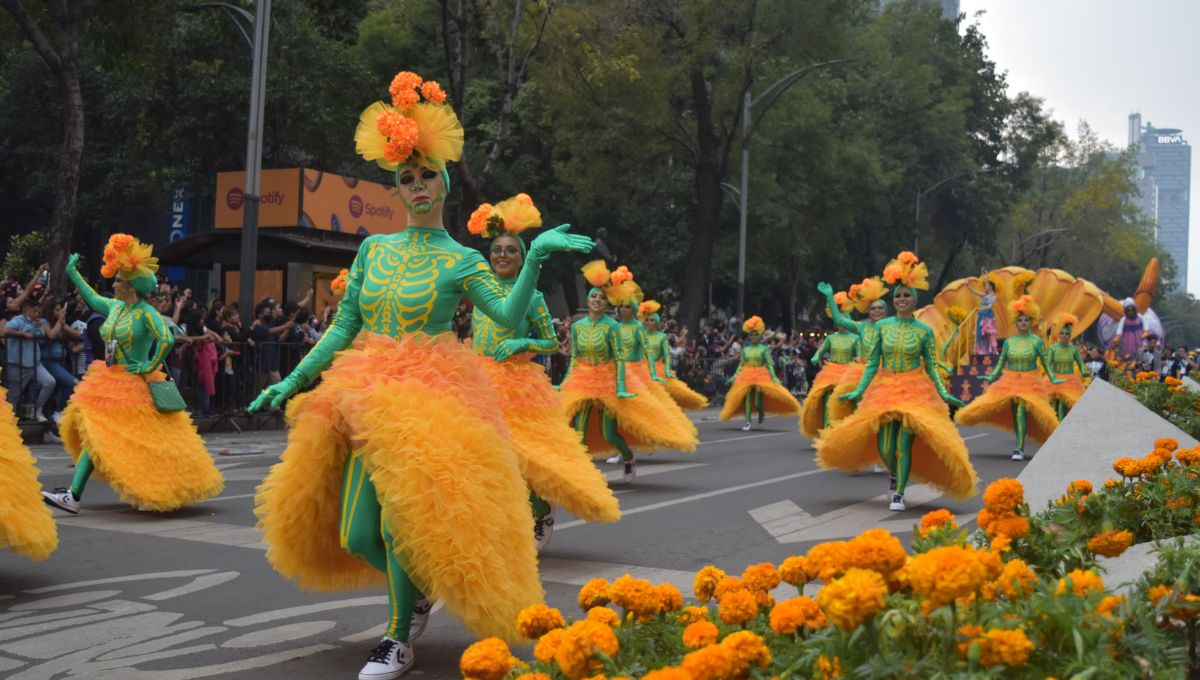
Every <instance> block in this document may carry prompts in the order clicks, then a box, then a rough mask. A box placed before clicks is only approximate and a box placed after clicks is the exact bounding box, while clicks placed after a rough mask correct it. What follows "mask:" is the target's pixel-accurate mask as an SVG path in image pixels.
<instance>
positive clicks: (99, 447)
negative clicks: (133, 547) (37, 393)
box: [59, 361, 225, 512]
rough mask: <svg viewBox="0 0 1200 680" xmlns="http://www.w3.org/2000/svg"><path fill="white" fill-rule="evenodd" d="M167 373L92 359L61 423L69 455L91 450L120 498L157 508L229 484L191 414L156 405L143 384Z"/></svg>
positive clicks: (191, 500) (171, 506) (196, 500)
mask: <svg viewBox="0 0 1200 680" xmlns="http://www.w3.org/2000/svg"><path fill="white" fill-rule="evenodd" d="M165 379H166V376H165V375H163V374H162V373H152V374H149V375H146V376H138V375H133V374H131V373H129V372H127V371H126V370H125V367H124V366H121V365H114V366H106V365H105V364H104V362H102V361H96V362H93V363H92V365H91V367H89V368H88V371H87V373H86V374H85V375H84V376H83V380H81V381H80V382H79V384H78V385H76V386H75V392H74V393H73V394H72V395H71V401H70V402H69V403H68V404H67V408H66V409H65V410H64V411H63V417H62V422H61V423H59V431H60V432H61V434H62V439H63V446H64V447H65V448H66V449H67V453H69V454H71V459H72V460H74V461H78V460H79V456H80V455H81V453H82V452H84V451H86V452H87V453H88V456H89V457H90V458H91V461H92V464H94V465H95V466H96V475H97V476H99V478H100V479H103V480H104V481H106V482H108V484H109V486H111V487H112V488H113V490H114V491H116V492H117V495H118V496H120V497H121V500H122V501H124V502H126V503H128V504H130V505H132V506H134V507H137V508H141V509H143V510H154V511H157V512H168V511H171V510H177V509H179V508H181V507H183V506H185V505H191V504H193V503H200V502H202V501H206V500H208V499H209V498H212V497H213V496H216V495H217V494H219V493H221V489H223V488H224V487H225V480H224V479H223V478H222V477H221V473H220V471H218V470H217V466H216V465H214V464H213V459H212V456H211V455H209V453H208V447H206V446H205V445H204V440H203V439H201V438H200V435H199V433H197V432H196V425H195V424H194V423H192V418H191V416H189V415H188V413H187V412H186V411H176V412H174V413H161V412H159V410H158V409H156V408H155V407H154V400H153V399H151V397H150V390H149V388H148V387H147V386H146V383H147V382H148V381H154V382H157V381H162V380H165Z"/></svg>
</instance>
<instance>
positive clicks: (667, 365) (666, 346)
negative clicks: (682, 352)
mask: <svg viewBox="0 0 1200 680" xmlns="http://www.w3.org/2000/svg"><path fill="white" fill-rule="evenodd" d="M658 344H659V345H660V346H661V351H660V354H661V355H662V363H663V374H664V375H666V376H667V377H668V378H674V377H675V373H674V372H673V371H672V370H671V343H670V342H668V341H667V334H666V333H663V334H662V335H661V336H660V337H659V338H658Z"/></svg>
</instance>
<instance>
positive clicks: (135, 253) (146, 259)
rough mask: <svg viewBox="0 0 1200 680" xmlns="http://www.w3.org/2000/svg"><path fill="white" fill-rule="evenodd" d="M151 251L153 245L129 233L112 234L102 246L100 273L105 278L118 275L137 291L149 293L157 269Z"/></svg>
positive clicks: (156, 261) (156, 263) (154, 281)
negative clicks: (102, 256) (102, 258)
mask: <svg viewBox="0 0 1200 680" xmlns="http://www.w3.org/2000/svg"><path fill="white" fill-rule="evenodd" d="M153 253H154V247H153V246H151V245H149V244H146V243H142V242H141V241H139V240H137V239H136V238H134V237H132V236H130V235H129V234H113V235H112V236H110V237H109V238H108V245H106V246H104V264H103V265H102V266H101V267H100V274H101V275H102V276H103V277H104V278H106V279H111V278H112V277H114V276H119V277H120V278H121V280H122V281H125V282H127V283H129V284H130V285H132V286H133V288H134V290H136V291H137V292H139V293H141V294H142V295H149V294H150V291H152V290H154V286H155V284H156V283H157V279H156V278H155V276H154V275H155V273H156V272H157V271H158V258H157V257H154V256H153Z"/></svg>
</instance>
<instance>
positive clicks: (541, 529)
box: [409, 505, 554, 640]
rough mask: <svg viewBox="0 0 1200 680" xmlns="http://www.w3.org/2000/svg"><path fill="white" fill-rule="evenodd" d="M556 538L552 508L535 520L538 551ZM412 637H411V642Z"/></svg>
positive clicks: (534, 529) (534, 533)
mask: <svg viewBox="0 0 1200 680" xmlns="http://www.w3.org/2000/svg"><path fill="white" fill-rule="evenodd" d="M553 536H554V506H553V505H551V506H550V512H548V513H546V514H545V515H544V516H542V517H536V518H534V520H533V538H534V541H536V542H537V549H538V550H539V551H541V550H542V549H543V548H545V547H546V546H548V545H550V539H551V537H553ZM411 639H412V636H411V635H410V636H409V640H411Z"/></svg>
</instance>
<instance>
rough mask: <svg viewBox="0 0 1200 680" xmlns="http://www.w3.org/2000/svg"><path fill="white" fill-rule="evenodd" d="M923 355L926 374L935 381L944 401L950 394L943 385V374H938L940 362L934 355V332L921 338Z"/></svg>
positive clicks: (929, 332)
mask: <svg viewBox="0 0 1200 680" xmlns="http://www.w3.org/2000/svg"><path fill="white" fill-rule="evenodd" d="M921 355H922V357H923V358H924V362H923V363H924V364H925V374H926V375H928V376H929V379H930V380H932V381H933V384H934V385H936V386H937V391H938V396H940V397H941V398H942V399H945V398H946V397H948V396H950V394H949V392H947V391H946V385H945V384H943V383H942V374H941V373H938V360H937V356H936V355H935V354H934V340H933V331H932V330H929V331H927V332H926V333H925V336H924V337H923V338H921Z"/></svg>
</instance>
